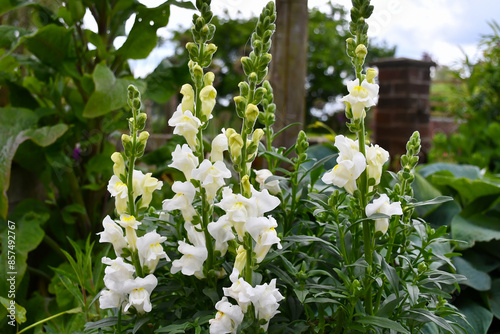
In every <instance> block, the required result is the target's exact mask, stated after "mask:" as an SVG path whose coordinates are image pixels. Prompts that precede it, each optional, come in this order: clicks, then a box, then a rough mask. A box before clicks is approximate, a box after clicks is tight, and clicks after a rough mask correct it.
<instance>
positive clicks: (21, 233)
mask: <svg viewBox="0 0 500 334" xmlns="http://www.w3.org/2000/svg"><path fill="white" fill-rule="evenodd" d="M49 217H50V215H49V214H48V213H39V212H34V211H29V212H27V213H25V214H24V215H23V216H22V218H20V219H19V220H18V221H15V222H13V223H15V225H14V226H15V228H14V229H13V230H10V231H13V232H15V241H16V244H15V249H14V251H15V254H16V264H15V268H14V270H10V268H9V270H1V271H0V279H1V281H0V296H7V291H8V286H7V283H8V282H7V277H8V272H16V273H17V274H16V286H18V285H19V284H20V283H21V281H22V279H23V276H24V273H25V271H26V268H27V264H26V261H27V259H28V253H29V252H31V251H32V250H34V249H35V248H37V247H38V245H39V244H40V242H42V240H43V237H44V235H45V233H44V231H43V229H42V228H41V227H40V225H42V224H43V223H45V222H46V221H47V220H49ZM11 225H12V224H11ZM10 236H11V238H9V233H7V232H6V233H2V237H1V238H2V239H1V240H2V253H1V255H0V261H1V263H2V265H3V264H7V263H8V262H7V259H8V258H7V256H8V254H9V253H8V251H9V250H10V251H11V252H12V251H13V250H12V249H11V248H9V247H8V245H9V243H8V240H9V239H11V240H12V233H11V234H10Z"/></svg>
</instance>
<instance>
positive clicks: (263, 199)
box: [251, 186, 281, 217]
mask: <svg viewBox="0 0 500 334" xmlns="http://www.w3.org/2000/svg"><path fill="white" fill-rule="evenodd" d="M251 192H252V198H255V203H256V204H257V211H256V212H255V213H254V215H253V216H254V217H261V216H263V215H264V213H266V212H269V211H271V210H274V209H275V208H276V207H277V206H278V205H280V203H281V201H280V200H279V198H278V197H276V196H273V195H271V194H269V191H268V190H267V189H264V190H262V191H257V190H255V188H254V187H253V186H252V188H251Z"/></svg>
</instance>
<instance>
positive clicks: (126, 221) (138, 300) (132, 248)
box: [98, 216, 170, 313]
mask: <svg viewBox="0 0 500 334" xmlns="http://www.w3.org/2000/svg"><path fill="white" fill-rule="evenodd" d="M140 224H141V223H140V222H138V221H137V220H136V219H135V217H133V216H122V217H121V218H120V220H119V221H118V223H117V222H116V221H114V220H112V219H111V218H110V217H109V216H106V218H104V221H103V226H104V231H103V232H100V233H98V234H99V235H100V240H99V241H100V242H110V243H111V244H112V245H113V248H114V250H115V253H116V256H117V257H116V259H115V260H112V259H110V258H107V257H103V258H102V263H104V264H106V265H108V267H106V269H105V271H104V273H105V275H104V285H105V286H106V289H105V290H103V291H101V296H100V297H99V303H100V307H101V308H102V309H106V308H115V307H116V308H119V307H121V306H123V305H124V309H123V310H124V311H125V312H127V311H128V309H129V308H130V307H131V306H134V308H135V309H136V311H137V312H139V313H144V312H149V311H151V302H150V301H149V297H150V295H151V291H153V289H154V288H155V287H156V284H157V282H158V281H157V279H156V277H155V276H154V275H153V273H154V271H155V269H156V266H157V265H158V262H159V261H160V259H162V258H164V259H166V260H167V261H170V259H169V258H168V256H167V254H166V253H165V251H164V250H163V247H162V246H161V244H162V243H163V242H165V240H166V239H167V238H165V237H162V236H160V235H159V234H158V233H157V232H156V231H151V232H148V233H146V234H145V235H143V236H142V237H137V234H136V232H135V230H136V229H137V227H138V226H139V225H140ZM122 227H123V228H125V231H126V233H125V234H126V235H125V236H124V234H123V229H122ZM124 249H128V252H127V253H128V254H132V253H134V252H136V251H137V254H138V258H139V262H140V266H141V268H143V269H142V270H143V271H144V270H147V272H149V274H148V275H147V276H146V277H144V278H142V277H139V276H138V275H137V273H136V270H135V267H134V266H133V265H132V264H130V262H131V261H132V260H131V258H130V256H126V257H125V258H123V257H121V255H123V253H124Z"/></svg>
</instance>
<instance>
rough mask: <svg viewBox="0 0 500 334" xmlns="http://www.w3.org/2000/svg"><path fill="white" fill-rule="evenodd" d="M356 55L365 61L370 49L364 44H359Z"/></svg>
mask: <svg viewBox="0 0 500 334" xmlns="http://www.w3.org/2000/svg"><path fill="white" fill-rule="evenodd" d="M355 53H356V57H358V58H359V59H361V60H364V59H365V58H366V55H367V54H368V49H367V48H366V46H365V45H364V44H359V45H358V46H357V47H356V51H355Z"/></svg>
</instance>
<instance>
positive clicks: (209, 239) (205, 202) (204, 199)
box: [201, 188, 214, 270]
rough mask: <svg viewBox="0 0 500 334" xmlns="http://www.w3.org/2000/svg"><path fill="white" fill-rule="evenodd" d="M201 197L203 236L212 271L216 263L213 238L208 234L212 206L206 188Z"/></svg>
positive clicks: (209, 267) (202, 190) (202, 189)
mask: <svg viewBox="0 0 500 334" xmlns="http://www.w3.org/2000/svg"><path fill="white" fill-rule="evenodd" d="M201 197H202V202H201V210H202V212H203V213H202V220H201V225H202V228H203V234H204V235H205V244H206V247H207V253H208V256H207V262H206V263H207V268H208V269H209V270H210V269H212V267H213V263H214V247H213V244H212V236H211V235H210V233H209V232H208V224H209V223H210V217H209V216H210V215H209V207H210V204H209V203H208V200H207V195H206V191H205V189H204V188H201Z"/></svg>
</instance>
